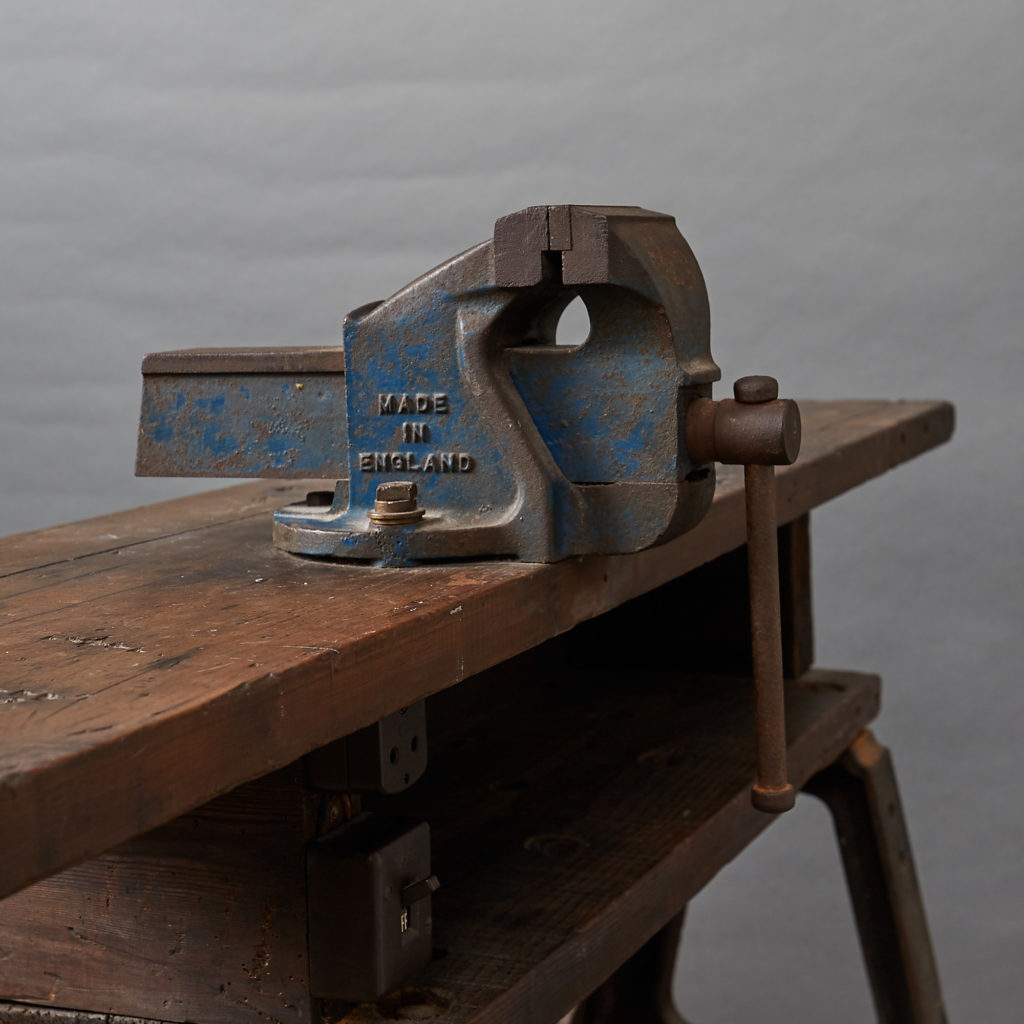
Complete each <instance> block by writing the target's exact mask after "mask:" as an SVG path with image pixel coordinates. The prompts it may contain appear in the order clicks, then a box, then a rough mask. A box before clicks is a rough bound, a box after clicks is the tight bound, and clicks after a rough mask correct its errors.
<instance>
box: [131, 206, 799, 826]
mask: <svg viewBox="0 0 1024 1024" xmlns="http://www.w3.org/2000/svg"><path fill="white" fill-rule="evenodd" d="M577 296H578V297H579V298H581V299H582V300H583V302H584V304H585V305H586V308H587V312H588V314H589V317H590V323H591V329H590V334H589V336H588V337H587V338H586V340H585V341H584V342H583V343H581V344H578V345H572V346H566V345H559V344H557V343H556V338H555V328H556V325H557V323H558V320H559V317H560V316H561V314H562V312H563V310H564V309H565V307H566V306H567V305H568V304H569V303H570V302H571V301H572V300H573V299H574V298H575V297H577ZM142 373H143V381H144V387H143V398H142V414H141V423H140V429H139V444H138V462H137V472H138V473H139V474H140V475H149V476H220V477H293V478H308V477H315V478H320V479H324V480H328V481H330V482H331V487H330V488H325V489H324V490H318V491H313V492H310V493H309V494H308V496H307V498H306V500H305V501H304V502H302V503H299V504H293V505H290V506H288V507H286V508H282V509H280V510H279V511H277V512H276V513H275V516H274V541H275V543H276V544H277V545H278V546H279V547H281V548H284V549H285V550H287V551H291V552H295V553H297V554H302V555H318V556H326V557H329V558H335V559H345V560H357V561H359V560H361V561H364V562H369V563H373V564H376V565H379V566H406V565H416V564H423V563H426V562H433V561H444V560H454V559H468V558H512V559H518V560H521V561H525V562H555V561H558V560H560V559H564V558H568V557H570V556H574V555H586V554H624V553H628V552H633V551H639V550H641V549H643V548H648V547H651V546H653V545H656V544H661V543H664V542H666V541H669V540H671V539H673V538H674V537H677V536H678V535H679V534H681V533H683V532H684V531H686V530H689V529H690V528H692V527H693V526H695V525H696V524H697V523H698V522H699V521H700V520H701V518H702V517H703V516H704V514H705V512H706V511H707V509H708V506H709V505H710V503H711V499H712V497H713V494H714V487H715V476H714V463H715V462H716V461H718V462H728V463H742V464H744V465H745V466H746V467H747V469H746V472H747V485H748V487H747V494H748V536H749V538H750V553H751V581H752V595H751V596H752V606H753V610H754V616H753V618H754V626H755V628H754V634H755V640H754V642H755V681H756V680H757V676H758V670H757V668H756V665H757V664H758V661H759V657H758V643H759V641H758V639H757V636H758V633H759V632H760V633H762V634H764V635H765V636H766V637H767V647H765V650H768V652H769V653H768V654H767V655H765V656H764V657H762V658H761V659H760V660H761V663H762V666H763V669H764V670H763V672H762V673H761V674H762V676H763V677H764V679H766V680H767V679H769V677H770V679H771V682H765V684H764V686H763V687H762V686H760V685H759V687H758V693H759V707H758V716H759V729H761V730H762V732H763V733H764V736H766V737H768V738H770V742H767V741H766V740H765V739H762V742H761V751H762V753H764V752H765V751H770V750H775V752H776V754H777V752H778V748H779V745H780V744H781V752H782V760H781V769H780V767H779V763H778V758H777V757H775V759H774V760H772V761H771V763H770V764H768V763H767V762H766V763H765V765H764V766H763V767H764V769H765V770H764V772H763V773H762V783H763V785H762V786H761V789H762V791H763V795H762V798H761V799H760V801H758V799H757V790H755V802H757V803H758V805H759V806H762V808H763V809H765V810H782V809H784V807H785V806H791V804H792V789H791V787H788V786H787V784H786V782H785V738H784V735H785V734H784V729H783V723H782V717H781V715H782V703H781V701H782V696H781V694H782V689H781V646H780V644H779V642H778V629H779V627H778V584H777V577H778V566H777V561H775V560H776V558H777V555H776V554H775V507H774V486H773V476H772V473H773V469H772V467H773V466H774V465H779V464H787V463H790V462H792V461H793V460H794V459H795V458H796V455H797V452H798V450H799V445H800V419H799V412H798V410H797V407H796V404H795V403H794V402H792V401H780V400H779V398H778V388H777V385H776V384H775V381H774V380H772V379H771V378H766V377H750V378H744V379H743V380H741V381H739V382H738V383H737V385H736V389H735V399H726V400H723V401H718V402H716V401H713V400H712V398H711V385H712V383H713V382H714V381H716V380H718V379H719V377H720V371H719V369H718V367H717V366H716V365H715V363H714V361H713V360H712V358H711V350H710V315H709V309H708V295H707V289H706V288H705V285H704V279H703V276H702V274H701V271H700V268H699V267H698V265H697V261H696V259H695V258H694V255H693V253H692V252H691V250H690V247H689V246H688V245H687V243H686V241H685V240H684V238H683V236H682V235H681V234H680V233H679V231H678V229H677V228H676V225H675V220H674V219H673V218H672V217H669V216H666V215H665V214H661V213H653V212H651V211H649V210H643V209H640V208H638V207H619V206H535V207H530V208H528V209H525V210H521V211H519V212H518V213H514V214H511V215H509V216H507V217H502V218H501V219H500V220H498V221H497V223H496V224H495V227H494V235H493V237H492V238H490V239H488V240H487V241H485V242H482V243H480V244H479V245H476V246H474V247H473V248H471V249H468V250H466V252H463V253H461V254H460V255H458V256H454V257H453V258H451V259H450V260H448V261H447V262H445V263H442V264H441V265H440V266H438V267H436V268H434V269H433V270H431V271H429V272H428V273H426V274H424V275H423V276H422V277H420V278H418V279H417V280H415V281H413V282H412V283H411V284H409V285H406V287H404V288H403V289H401V290H400V291H398V292H396V293H395V294H394V295H392V296H391V298H389V299H385V300H384V301H383V302H374V303H370V304H369V305H365V306H361V307H360V308H358V309H356V310H354V311H353V312H351V313H350V314H349V315H348V316H347V317H346V319H345V324H344V344H343V345H342V346H335V347H323V348H272V349H194V350H189V351H179V352H162V353H157V354H154V355H149V356H147V357H146V359H145V360H144V362H143V365H142ZM758 566H761V567H762V568H763V571H760V570H758V568H757V567H758ZM773 568H774V574H775V575H774V579H775V584H774V597H772V595H771V593H770V591H771V589H772V575H771V572H772V569H773ZM766 573H767V575H765V574H766ZM755 581H756V582H755ZM755 588H756V592H755ZM772 607H774V612H773V611H772ZM773 616H774V620H775V622H774V625H772V624H771V620H772V618H773ZM764 622H768V625H767V626H764V625H763V623H764ZM773 637H774V639H772V638H773ZM762 646H764V643H762ZM776 649H777V653H778V658H777V659H776V660H777V661H778V664H777V665H776V664H774V663H773V659H775V653H776ZM765 657H767V658H768V662H765V660H764V658H765ZM769 662H772V663H771V664H769ZM762 690H763V691H764V693H766V694H768V695H769V696H768V697H767V698H766V703H764V706H763V707H762V706H761V704H762V702H761V693H762ZM762 727H763V728H762ZM769 760H771V759H769ZM773 794H774V795H773Z"/></svg>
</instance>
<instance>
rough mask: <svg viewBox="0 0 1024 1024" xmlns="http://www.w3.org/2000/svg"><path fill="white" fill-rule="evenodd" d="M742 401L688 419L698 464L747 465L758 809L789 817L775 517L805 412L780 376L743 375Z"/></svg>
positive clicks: (703, 404)
mask: <svg viewBox="0 0 1024 1024" xmlns="http://www.w3.org/2000/svg"><path fill="white" fill-rule="evenodd" d="M733 393H734V395H735V398H734V399H725V400H723V401H720V402H715V401H712V400H711V399H710V398H698V399H696V400H695V401H694V402H693V403H692V404H691V406H690V408H689V411H688V415H687V426H686V443H687V450H688V454H689V456H690V458H691V460H692V461H693V462H695V463H700V462H711V461H717V462H724V463H729V464H732V465H742V466H743V478H744V484H745V496H746V511H747V561H748V575H749V579H750V645H751V653H752V655H753V663H754V692H755V702H756V703H755V718H756V723H757V781H756V782H755V783H754V787H753V790H752V792H751V800H752V802H753V804H754V806H755V807H756V808H757V809H758V810H761V811H765V812H767V813H769V814H778V813H780V812H782V811H788V810H790V808H792V807H793V805H794V803H795V802H796V792H795V790H794V789H793V786H792V785H791V784H790V782H789V780H788V777H787V772H786V708H785V697H784V693H783V686H782V623H781V612H780V602H779V551H778V538H777V532H776V526H777V524H776V516H775V467H776V466H777V465H789V464H790V463H792V462H794V461H795V460H796V457H797V455H798V453H799V451H800V410H799V408H798V407H797V404H796V402H794V401H792V400H791V399H782V400H780V399H779V385H778V381H776V380H775V379H774V378H773V377H742V378H740V379H739V380H738V381H736V384H735V385H734V388H733Z"/></svg>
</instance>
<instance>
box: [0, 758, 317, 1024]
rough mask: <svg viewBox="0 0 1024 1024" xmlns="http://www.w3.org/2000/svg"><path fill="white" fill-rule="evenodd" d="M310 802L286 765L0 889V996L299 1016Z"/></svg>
mask: <svg viewBox="0 0 1024 1024" xmlns="http://www.w3.org/2000/svg"><path fill="white" fill-rule="evenodd" d="M318 803H319V800H318V798H317V797H316V795H315V794H312V793H310V792H308V790H307V789H306V786H305V779H304V773H303V771H302V770H301V764H295V765H290V766H289V767H288V768H285V769H282V770H280V771H277V772H273V773H272V774H270V775H268V776H265V777H264V778H262V779H257V780H256V781H254V782H250V783H247V784H246V785H244V786H240V787H239V788H238V789H236V790H234V791H233V792H231V793H228V794H226V795H225V796H222V797H219V798H218V799H216V800H213V801H211V802H210V803H208V804H206V805H205V806H203V807H201V808H199V809H198V810H196V811H192V812H190V813H189V814H186V815H183V816H182V817H180V818H177V819H175V820H174V821H173V822H171V823H169V824H167V825H164V826H162V827H160V828H158V829H154V830H153V831H152V832H148V833H146V834H145V835H143V836H139V837H137V838H135V839H131V840H129V841H128V842H126V843H122V844H120V845H119V846H117V847H115V848H114V849H113V850H110V851H108V852H107V853H105V854H102V855H101V856H99V857H96V858H94V859H92V860H89V861H86V862H85V863H84V864H79V865H77V866H76V867H73V868H69V869H68V870H67V871H62V872H60V873H58V874H56V875H53V876H51V877H50V878H46V879H44V880H43V881H41V882H37V883H36V884H35V885H32V886H29V887H28V888H26V889H22V890H21V891H20V892H18V893H15V894H14V895H13V896H10V897H8V898H7V899H6V900H4V901H3V902H2V903H0V951H2V953H0V997H3V998H6V999H12V1000H15V999H16V1000H23V1001H25V1002H27V1003H33V1004H38V1005H42V1006H55V1007H75V1008H76V1010H77V1011H88V1012H92V1013H108V1012H110V1013H116V1014H118V1015H127V1016H132V1017H142V1018H146V1019H158V1020H161V1021H164V1020H166V1021H184V1020H196V1021H203V1022H210V1024H214V1022H215V1024H250V1022H252V1021H254V1020H258V1021H270V1020H273V1021H278V1022H281V1024H310V1021H311V1020H312V1018H313V1015H314V1010H313V1002H314V1001H313V1000H312V999H311V997H310V994H309V981H308V970H307V964H308V962H309V960H308V953H307V938H306V845H307V844H308V843H309V842H310V841H311V840H312V838H313V836H314V834H315V830H316V812H317V808H318ZM3 1020H4V1016H3V1013H2V1012H0V1021H3Z"/></svg>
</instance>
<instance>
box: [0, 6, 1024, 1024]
mask: <svg viewBox="0 0 1024 1024" xmlns="http://www.w3.org/2000/svg"><path fill="white" fill-rule="evenodd" d="M0 14H2V22H0V25H2V28H0V130H2V140H3V141H2V146H3V151H2V156H3V158H2V161H0V223H2V240H0V325H2V329H0V344H2V346H3V349H2V354H3V361H2V364H0V366H2V370H0V428H2V435H0V436H2V439H3V446H2V449H0V451H2V456H0V481H2V494H0V532H4V533H8V532H14V531H19V530H26V529H32V528H36V527H41V526H45V525H47V524H51V523H56V522H59V521H66V520H71V519H78V518H83V517H85V516H89V515H94V514H97V513H100V512H104V511H107V510H112V509H116V508H119V507H125V506H131V505H138V504H142V503H146V502H149V501H151V500H154V499H157V498H160V497H163V496H167V495H172V494H179V493H183V492H185V491H187V490H188V489H189V487H190V485H189V484H188V483H185V482H180V481H179V482H168V481H151V480H146V481H138V480H135V479H133V477H132V460H133V449H134V440H135V429H136V414H137V408H138V400H139V393H140V378H139V363H140V360H141V357H142V354H143V353H144V352H146V351H151V350H155V349H161V348H176V347H186V346H193V345H232V344H247V345H274V344H292V343H293V344H304V343H314V344H319V343H325V342H333V341H334V340H336V339H337V338H338V336H339V325H340V323H341V319H342V316H343V314H344V313H345V312H346V311H347V310H348V309H349V308H352V307H354V306H356V305H359V304H362V303H364V302H366V301H368V300H370V299H375V298H379V297H383V296H384V295H387V294H389V293H390V292H392V291H393V290H395V289H396V288H397V287H398V286H400V285H402V284H404V283H405V282H406V281H408V280H409V279H411V278H412V277H414V276H416V275H417V274H418V273H420V272H421V271H423V270H425V269H427V268H428V267H430V266H432V265H434V264H435V263H437V262H439V261H440V260H442V259H444V258H445V257H447V256H449V255H451V254H453V253H455V252H456V251H458V250H460V249H462V248H464V247H466V246H468V245H470V244H472V243H475V242H477V241H479V240H480V239H483V238H485V237H487V236H488V234H489V232H490V230H491V226H492V223H493V221H494V219H495V218H496V217H497V216H499V215H501V214H504V213H507V212H510V211H512V210H515V209H518V208H520V207H522V206H526V205H529V204H534V203H551V202H554V203H560V202H582V203H628V204H639V205H644V206H647V207H651V208H653V209H656V210H663V211H666V212H670V213H673V214H675V215H676V217H677V219H678V222H679V224H680V227H681V229H682V231H683V233H684V234H685V235H686V236H687V238H688V240H689V241H690V243H691V245H692V246H693V248H694V250H695V252H696V254H697V257H698V259H699V261H700V263H701V265H702V267H703V269H704V272H705V275H706V277H707V281H708V286H709V289H710V293H711V302H712V311H713V321H714V336H713V345H714V351H715V355H716V358H717V360H718V362H719V363H720V364H721V366H722V368H723V371H724V377H725V379H726V380H727V381H728V380H731V379H732V378H734V377H736V376H738V375H741V374H743V373H745V372H752V371H768V372H771V373H774V374H775V375H776V376H778V377H779V378H780V379H781V381H782V385H783V388H784V390H785V392H786V393H787V394H791V395H795V396H808V397H887V398H896V397H909V398H930V397H949V398H952V399H954V400H955V401H956V403H957V406H958V409H959V426H958V431H957V434H956V437H955V439H954V441H953V443H952V444H951V445H949V446H948V447H946V448H944V449H941V450H939V451H937V452H934V453H931V454H929V455H927V456H925V457H924V458H923V459H921V460H920V461H918V462H916V463H913V464H911V465H909V466H907V467H905V468H903V469H901V470H900V471H898V472H897V473H895V474H893V475H891V476H890V477H887V478H884V479H881V480H878V481H876V482H874V483H872V484H870V485H868V486H866V487H864V488H863V489H861V490H859V491H858V492H855V493H853V494H851V495H849V496H847V497H844V498H842V499H840V500H838V501H837V502H835V503H834V504H833V505H832V506H829V507H827V508H825V509H824V510H822V511H821V512H820V513H819V514H818V515H817V516H816V520H815V542H816V558H817V561H816V566H815V586H816V588H817V594H816V597H817V611H818V622H819V633H818V637H819V640H818V649H819V661H820V663H822V664H828V665H836V666H841V667H850V668H867V669H877V670H879V671H880V672H881V673H882V674H883V676H884V679H885V683H886V687H887V688H886V691H885V692H886V698H885V711H884V714H883V716H882V718H881V719H880V721H879V724H878V732H879V734H880V736H881V737H882V738H883V739H884V740H885V741H886V742H888V743H889V744H890V745H891V746H892V747H893V748H894V750H895V753H896V757H897V767H898V769H899V772H900V776H901V781H902V786H903V793H904V799H905V804H906V809H907V812H908V814H909V817H910V824H911V830H912V836H913V840H914V842H915V844H916V853H917V859H918V866H919V870H920V875H921V879H922V882H923V886H924V891H925V895H926V898H927V901H928V909H929V913H930V918H931V924H932V928H933V932H934V938H935V943H936V946H937V951H938V957H939V961H940V966H941V969H942V972H943V978H944V984H945V990H946V994H947V998H948V1004H949V1009H950V1012H951V1017H952V1019H953V1020H955V1021H961V1022H968V1021H970V1022H989V1021H1005V1022H1011V1021H1018V1020H1020V1019H1021V1018H1020V1006H1021V974H1022V973H1024V884H1022V882H1024V879H1022V871H1021V863H1022V854H1024V828H1022V814H1021V796H1022V787H1021V784H1020V782H1019V774H1018V773H1019V770H1020V760H1021V754H1022V740H1021V733H1022V726H1024V700H1022V695H1021V694H1022V688H1021V685H1020V684H1021V679H1020V668H1019V666H1020V664H1021V656H1022V654H1024V651H1022V641H1021V636H1022V633H1024V615H1022V600H1021V593H1022V588H1021V585H1020V572H1021V544H1020V540H1019V532H1020V525H1021V521H1022V499H1021V487H1020V484H1019V480H1018V478H1019V475H1020V471H1021V468H1022V467H1021V461H1022V460H1021V426H1020V424H1021V417H1022V409H1021V404H1020V402H1019V401H1018V400H1017V396H1018V394H1019V392H1020V390H1021V387H1022V385H1024V367H1022V346H1021V337H1020V333H1021V322H1022V319H1024V298H1022V288H1021V266H1022V259H1024V231H1022V227H1024V224H1022V221H1024V212H1022V211H1024V195H1022V188H1021V175H1022V159H1021V157H1022V147H1024V116H1022V108H1024V94H1022V85H1024V73H1022V66H1024V62H1022V59H1021V56H1020V40H1021V35H1022V33H1024V5H1021V4H1020V3H1019V0H1017V2H1012V0H1006V2H999V0H975V2H974V3H972V4H965V3H963V2H962V0H958V2H951V0H943V2H934V3H927V2H924V0H917V2H904V3H899V4H894V3H891V2H883V0H861V2H860V3H856V4H850V3H847V4H838V3H831V4H829V3H821V2H820V0H799V2H786V3H782V2H780V3H756V2H747V3H735V2H722V0H719V2H716V3H706V2H705V3H700V4H697V3H689V2H675V3H659V2H654V0H634V2H632V3H629V4H625V3H622V4H613V3H603V4H598V3H595V2H591V3H580V2H571V3H554V2H548V3H536V2H529V3H512V2H508V3H504V4H498V3H493V2H481V0H476V2H473V3H469V2H448V3H382V2H377V3H323V2H320V3H305V4H294V3H288V4H285V3H259V2H252V0H250V2H246V3H242V2H221V3H217V4H213V3H182V2H177V3H167V2H163V3H159V4H157V3H152V2H133V3H117V2H114V0H94V2H84V0H79V2H75V3H64V2H62V3H56V2H48V3H39V4H28V3H15V2H12V0H5V2H3V3H2V10H0ZM192 486H193V487H194V485H192ZM803 803H806V804H807V805H806V806H804V805H803ZM687 942H688V944H687V946H686V949H685V954H686V955H685V958H684V959H685V963H684V965H683V967H682V969H681V971H680V973H679V976H678V983H677V984H678V987H679V989H680V991H681V992H684V993H685V999H684V1005H685V1006H686V1007H687V1008H688V1011H689V1012H690V1013H691V1015H692V1016H693V1017H694V1018H695V1019H696V1020H698V1021H701V1022H706V1024H714V1022H729V1021H741V1020H751V1021H755V1020H756V1021H765V1022H774V1021H791V1020H806V1021H830V1022H837V1024H841V1022H847V1021H849V1022H852V1021H858V1020H864V1019H866V1018H867V1017H868V1016H869V1002H868V996H867V989H866V985H865V983H864V980H863V977H862V973H861V967H860V964H859V962H858V960H857V953H856V947H855V942H854V938H853V926H852V920H851V917H850V913H849V910H848V909H847V906H846V902H845V894H844V893H843V891H842V884H841V880H840V875H839V868H838V861H837V857H836V853H835V850H834V846H833V842H832V837H831V833H830V830H829V825H828V822H827V819H826V817H825V814H824V812H823V811H822V810H821V809H819V808H818V807H817V806H816V805H814V804H813V803H811V802H810V801H809V800H807V799H806V798H805V801H804V802H802V804H801V806H800V808H799V809H798V810H797V812H795V813H794V814H793V815H792V816H791V817H790V818H788V819H786V820H784V821H782V822H780V823H779V824H778V825H777V827H775V828H773V829H772V830H770V831H769V832H768V833H767V834H766V836H765V837H764V838H763V839H762V840H760V841H759V842H758V843H757V844H756V845H755V846H754V847H753V848H752V849H751V850H750V851H748V853H747V854H746V855H744V856H743V857H741V858H740V859H739V860H738V861H737V862H736V863H735V864H734V865H733V866H732V867H730V868H729V869H728V870H727V871H726V872H725V873H724V874H723V875H722V876H721V877H720V879H719V880H718V881H716V882H715V883H714V885H713V886H712V887H711V888H710V889H709V890H708V891H707V892H706V893H705V894H703V895H702V896H701V897H700V898H699V899H698V900H697V901H696V903H695V904H694V905H693V907H692V912H691V917H690V923H689V928H688V938H687Z"/></svg>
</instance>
